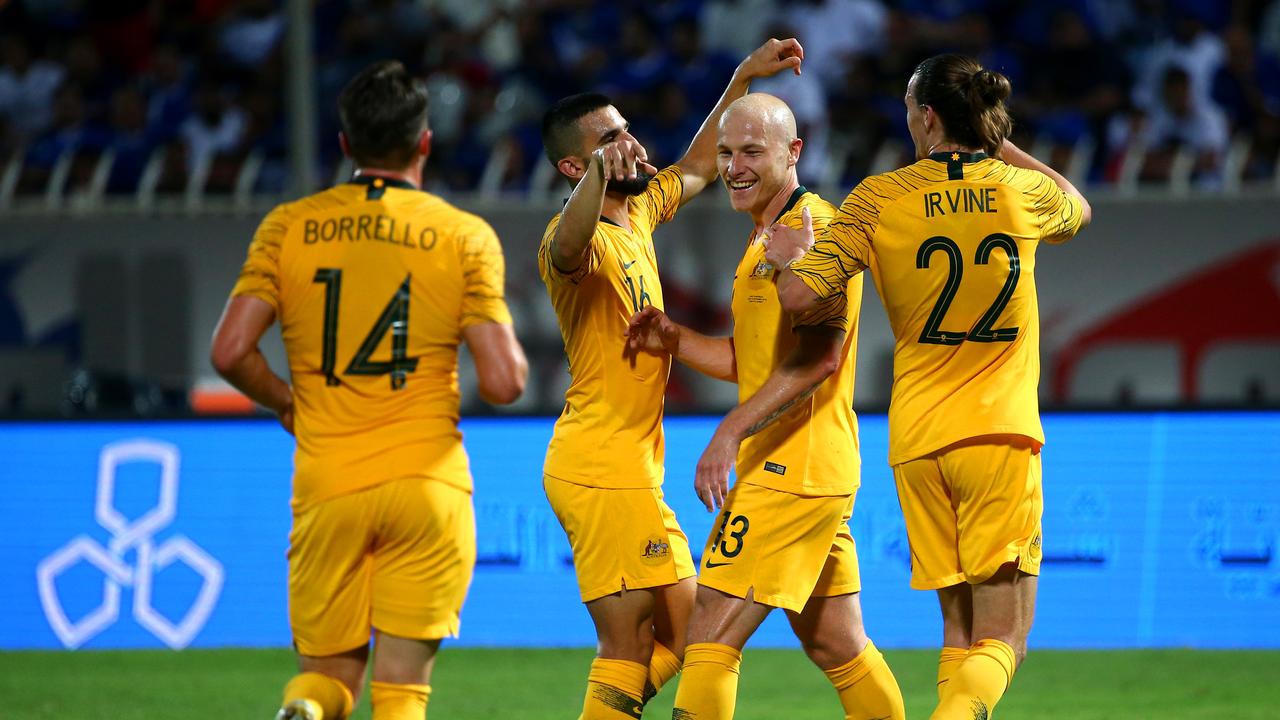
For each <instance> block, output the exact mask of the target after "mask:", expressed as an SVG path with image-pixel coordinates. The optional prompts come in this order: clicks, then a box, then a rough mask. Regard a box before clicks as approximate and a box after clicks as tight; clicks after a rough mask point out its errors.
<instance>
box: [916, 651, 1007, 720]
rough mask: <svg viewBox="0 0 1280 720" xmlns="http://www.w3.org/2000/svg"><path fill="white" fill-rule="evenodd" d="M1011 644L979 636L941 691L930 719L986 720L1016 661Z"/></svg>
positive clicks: (997, 700) (998, 700) (1001, 694)
mask: <svg viewBox="0 0 1280 720" xmlns="http://www.w3.org/2000/svg"><path fill="white" fill-rule="evenodd" d="M1016 662H1017V661H1016V660H1015V659H1014V655H1013V648H1011V647H1009V646H1008V645H1007V644H1005V643H1003V642H1001V641H999V640H992V639H986V640H979V641H978V642H976V643H974V644H973V647H971V648H969V652H968V654H967V655H965V658H964V661H963V662H961V663H960V666H959V667H957V668H956V671H955V672H954V673H953V674H952V675H951V681H950V682H948V683H947V684H946V685H945V686H944V688H943V691H942V698H941V700H939V701H938V708H937V709H936V710H934V711H933V715H932V716H930V717H931V718H932V719H933V720H986V718H987V717H989V716H990V715H991V712H992V711H994V710H995V709H996V703H998V702H1000V697H1001V696H1003V695H1004V693H1005V691H1006V690H1008V689H1009V683H1010V682H1012V681H1013V671H1014V668H1015V665H1016Z"/></svg>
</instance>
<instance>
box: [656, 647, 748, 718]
mask: <svg viewBox="0 0 1280 720" xmlns="http://www.w3.org/2000/svg"><path fill="white" fill-rule="evenodd" d="M741 665H742V653H741V652H739V651H738V650H734V649H733V648H731V647H729V646H728V645H721V644H719V643H694V644H693V645H690V646H689V647H687V648H685V649H684V666H683V667H682V668H681V669H680V687H679V688H677V689H676V701H675V708H674V709H673V710H672V711H671V720H729V718H732V717H733V710H734V707H735V706H736V705H737V703H738V668H739V667H740V666H741Z"/></svg>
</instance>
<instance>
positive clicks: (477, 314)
mask: <svg viewBox="0 0 1280 720" xmlns="http://www.w3.org/2000/svg"><path fill="white" fill-rule="evenodd" d="M503 273H504V268H503V258H502V247H501V245H499V243H498V238H497V236H496V235H494V233H493V230H492V228H490V227H489V225H488V224H487V223H485V221H484V220H481V219H480V218H478V217H476V216H475V215H471V214H469V213H465V212H463V211H461V210H458V209H457V208H454V207H453V206H452V205H449V204H448V203H447V202H445V201H444V200H442V199H440V198H438V197H436V196H434V195H431V194H429V193H426V192H422V191H419V190H416V189H414V188H413V187H412V186H411V185H409V184H408V183H404V182H399V181H394V180H383V179H381V178H377V179H375V178H371V177H367V176H366V177H360V178H357V179H356V180H355V181H353V182H350V183H346V184H343V185H339V186H337V187H335V188H332V189H330V190H326V191H324V192H321V193H317V194H315V195H311V196H309V197H306V198H303V199H302V200H299V201H297V202H292V203H287V204H284V205H280V206H278V207H277V208H276V209H275V210H272V211H271V214H269V215H268V216H267V217H266V219H264V220H263V221H262V224H261V225H260V226H259V227H258V231H257V233H256V235H255V236H254V238H253V243H252V244H251V245H250V247H249V257H248V259H247V260H246V261H245V264H244V269H243V270H242V271H241V274H240V280H239V282H237V283H236V286H235V289H234V290H232V295H252V296H255V297H258V298H261V299H262V300H265V301H266V302H268V303H270V304H271V306H272V307H273V308H275V310H276V316H277V317H278V318H279V320H280V325H281V330H282V334H283V336H284V344H285V350H286V351H287V353H288V356H289V370H290V372H291V373H292V376H293V397H294V405H295V411H294V413H295V414H294V430H295V433H296V436H297V443H298V446H297V452H296V454H295V457H294V478H293V502H294V507H295V509H298V510H301V509H302V508H305V507H307V506H309V505H311V504H313V503H317V502H320V501H322V500H326V499H328V498H331V497H335V496H338V495H342V494H345V493H350V492H355V491H357V490H361V489H364V488H367V487H370V486H373V485H377V484H379V483H383V482H387V481H389V480H397V479H401V478H411V477H422V478H430V479H436V480H441V481H444V482H447V483H451V484H453V485H456V486H458V487H460V488H462V489H464V490H468V491H469V490H470V489H471V478H470V473H469V469H468V463H467V456H466V453H465V452H464V451H463V449H462V435H461V433H459V432H458V373H457V364H458V344H459V342H461V338H462V335H461V331H462V329H463V328H464V327H467V326H469V325H474V324H479V323H486V322H496V323H503V324H509V323H510V322H511V314H510V312H509V311H508V310H507V305H506V301H505V300H504V299H503Z"/></svg>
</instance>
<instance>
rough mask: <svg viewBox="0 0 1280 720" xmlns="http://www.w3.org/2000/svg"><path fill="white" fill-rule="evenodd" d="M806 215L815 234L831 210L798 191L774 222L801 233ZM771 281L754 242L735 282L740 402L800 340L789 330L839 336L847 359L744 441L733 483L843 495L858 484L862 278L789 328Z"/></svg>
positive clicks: (771, 272) (760, 244) (768, 267)
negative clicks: (826, 330)
mask: <svg viewBox="0 0 1280 720" xmlns="http://www.w3.org/2000/svg"><path fill="white" fill-rule="evenodd" d="M804 208H809V214H810V216H811V217H812V218H813V228H814V232H821V231H822V230H823V229H825V228H826V226H827V223H829V222H830V221H831V218H832V216H833V215H835V211H836V209H835V207H833V206H832V205H831V203H829V202H827V201H826V200H823V199H822V198H820V197H818V195H817V194H816V193H811V192H809V191H807V190H806V189H805V188H804V187H803V186H802V187H800V188H797V189H796V191H795V193H793V194H792V196H791V199H790V201H788V203H787V206H786V207H785V208H784V209H783V211H782V212H781V213H780V214H779V215H778V219H777V220H776V221H775V222H780V223H782V224H784V225H787V226H788V227H793V228H797V229H799V228H801V227H803V224H802V223H803V221H802V220H801V217H800V212H801V210H803V209H804ZM776 275H777V273H776V272H775V271H774V268H773V266H772V265H770V264H769V263H767V262H765V259H764V243H763V242H762V241H761V239H756V238H753V239H752V241H751V243H750V244H749V245H748V246H747V251H746V253H745V254H744V255H743V256H742V262H741V263H739V264H738V270H737V272H736V273H734V276H733V345H734V349H735V353H736V356H737V364H738V401H739V402H744V401H746V400H747V398H749V397H751V396H752V395H754V394H756V392H757V391H758V390H759V389H760V387H761V386H762V385H764V383H765V380H767V379H768V378H769V376H770V375H772V374H773V371H774V370H775V369H776V368H777V367H778V365H780V364H781V363H782V361H783V360H785V359H786V357H787V355H788V354H790V353H791V351H792V350H793V349H794V348H795V346H796V344H797V342H798V341H797V338H796V335H795V333H794V332H793V330H792V327H793V325H794V326H815V325H827V326H831V327H835V328H839V329H840V330H844V331H845V332H846V333H847V335H846V336H845V343H844V360H843V361H842V362H841V365H840V369H839V370H837V371H836V373H835V374H834V375H832V376H831V377H830V378H828V379H827V381H826V382H824V383H823V384H822V385H821V386H820V387H819V388H818V389H817V390H816V391H814V393H813V394H812V395H810V396H809V398H808V399H806V400H805V401H804V402H801V403H798V404H797V405H796V406H795V407H793V408H792V409H791V410H789V411H787V413H786V414H784V415H783V416H782V417H780V418H779V419H778V420H777V421H776V422H774V423H773V424H772V425H770V426H768V427H767V428H765V429H764V430H761V431H760V432H758V433H756V434H755V435H752V436H751V437H748V438H747V439H746V440H744V441H743V443H742V447H741V448H740V449H739V451H738V467H737V471H738V482H740V483H749V484H752V485H762V486H764V487H767V488H770V489H773V490H780V491H783V492H791V493H796V494H798V495H847V494H849V493H852V492H853V491H854V490H856V489H857V487H858V484H859V468H860V462H859V458H858V421H857V418H856V417H855V416H854V413H853V379H854V370H855V365H856V363H855V362H854V353H855V348H856V346H857V335H858V309H859V307H860V306H861V305H862V276H861V275H855V276H853V277H851V278H849V280H848V282H847V283H846V288H845V292H843V293H833V294H832V295H831V296H830V297H828V298H826V299H824V300H823V301H822V302H821V303H820V304H819V306H818V307H817V308H815V309H814V310H811V311H809V312H807V313H805V315H804V316H802V317H798V318H796V319H795V320H794V321H793V320H792V318H791V316H790V315H788V314H787V313H786V312H784V311H783V309H782V305H781V304H780V303H779V302H778V293H777V290H776V287H775V284H776V282H777V278H776Z"/></svg>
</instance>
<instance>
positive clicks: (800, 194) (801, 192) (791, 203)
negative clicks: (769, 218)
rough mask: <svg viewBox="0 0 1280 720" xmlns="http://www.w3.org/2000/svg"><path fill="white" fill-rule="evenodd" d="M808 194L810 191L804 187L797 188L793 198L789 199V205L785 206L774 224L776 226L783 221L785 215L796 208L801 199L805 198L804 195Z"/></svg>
mask: <svg viewBox="0 0 1280 720" xmlns="http://www.w3.org/2000/svg"><path fill="white" fill-rule="evenodd" d="M807 192H809V189H808V188H806V187H805V186H803V185H801V186H799V187H797V188H796V189H795V190H794V191H792V193H791V197H789V198H787V204H786V205H785V206H783V208H782V212H780V213H778V217H776V218H774V219H773V222H774V223H775V224H776V223H777V222H778V221H779V220H781V219H782V216H783V215H786V214H787V213H789V212H791V211H792V210H793V209H794V208H795V206H796V203H798V202H800V198H802V197H804V194H805V193H807Z"/></svg>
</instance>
